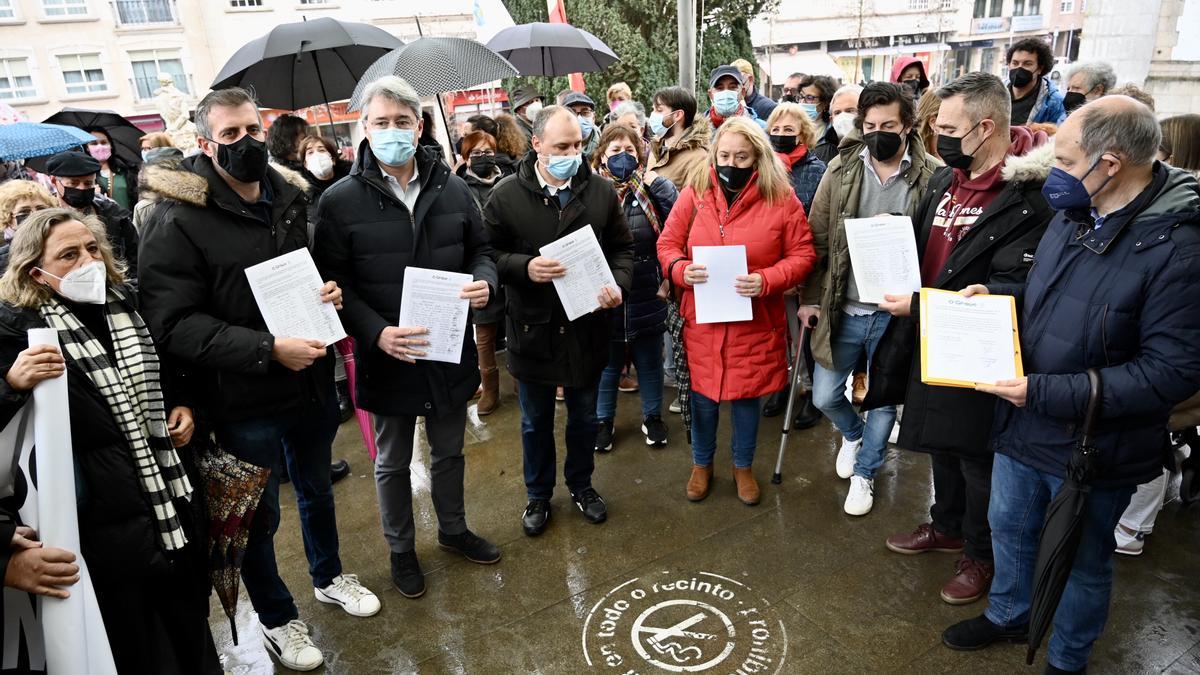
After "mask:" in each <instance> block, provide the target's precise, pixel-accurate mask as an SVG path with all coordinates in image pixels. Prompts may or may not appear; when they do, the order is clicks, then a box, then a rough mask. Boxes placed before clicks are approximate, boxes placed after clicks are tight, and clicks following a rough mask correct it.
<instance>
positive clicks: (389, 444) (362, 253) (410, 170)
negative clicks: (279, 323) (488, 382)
mask: <svg viewBox="0 0 1200 675" xmlns="http://www.w3.org/2000/svg"><path fill="white" fill-rule="evenodd" d="M360 105H361V106H362V125H363V133H364V134H365V135H366V139H365V140H363V142H362V144H361V145H359V148H358V153H357V159H356V160H355V163H354V168H352V169H351V170H350V175H349V176H348V177H346V178H345V179H343V180H341V181H338V182H337V183H336V184H335V185H333V186H332V187H330V188H329V189H328V190H326V191H325V193H324V194H323V195H322V196H321V203H320V206H319V207H318V210H317V238H316V244H315V246H314V249H315V252H316V256H317V263H318V265H319V266H320V268H321V271H322V272H324V273H325V274H326V275H328V276H329V278H331V279H333V280H335V281H337V282H338V284H339V285H340V286H341V287H342V288H343V289H344V292H345V308H344V309H343V310H342V318H343V321H344V322H345V325H346V330H347V331H348V332H349V333H350V334H351V335H352V336H353V337H354V338H355V361H356V362H357V363H358V370H359V374H358V402H359V406H360V407H361V408H363V409H364V410H368V411H370V412H371V413H372V414H374V417H375V436H376V441H377V445H378V448H379V453H378V455H377V456H376V458H375V484H376V489H377V490H378V492H379V513H380V516H381V519H382V521H383V534H384V538H385V539H386V540H387V543H388V547H389V548H390V549H391V575H392V583H393V585H395V587H396V589H397V590H398V591H400V594H401V595H403V596H405V597H407V598H417V597H420V596H422V595H424V593H425V576H424V574H423V573H422V571H421V566H420V563H419V562H418V561H417V553H416V529H415V526H414V522H413V508H412V484H411V477H410V469H409V465H410V464H412V455H413V442H414V441H413V439H414V432H415V430H416V426H417V418H418V417H423V418H424V419H425V425H424V426H425V436H426V438H427V439H428V442H429V454H430V462H429V473H430V480H431V492H432V496H433V506H434V511H435V512H436V513H437V520H438V533H437V541H438V545H439V546H440V547H441V548H443V549H445V550H447V551H451V552H453V553H458V554H460V555H462V556H464V557H465V558H466V559H467V560H470V561H471V562H475V563H480V564H491V563H495V562H497V561H499V560H500V551H499V550H498V549H497V548H496V547H495V546H494V545H493V544H491V543H490V542H488V541H487V540H485V539H483V538H482V537H479V536H477V535H475V534H474V533H473V532H471V530H469V529H468V528H467V519H466V508H465V506H464V500H463V479H464V475H465V460H464V458H463V452H462V450H463V434H464V432H465V430H466V424H467V404H468V402H469V401H470V400H471V397H472V395H473V394H474V393H475V389H476V388H477V387H478V386H479V369H478V368H477V367H476V364H477V357H476V355H475V342H474V339H473V337H472V331H471V330H470V329H469V328H470V324H469V323H466V324H465V325H466V326H467V328H466V329H464V332H463V334H462V335H460V336H457V340H458V341H460V342H461V344H462V347H461V349H460V351H461V353H460V354H459V355H458V356H457V359H456V360H452V361H447V360H446V359H445V357H442V358H441V359H440V360H437V361H433V360H427V359H426V357H427V356H428V354H427V353H426V352H428V351H429V344H430V343H429V341H430V335H429V329H430V327H429V326H405V325H401V324H400V309H401V304H402V303H403V302H405V298H404V288H405V283H404V282H405V276H406V274H408V270H410V269H412V268H424V269H431V270H439V271H443V272H451V273H455V274H466V275H470V277H471V279H472V281H470V282H468V283H466V284H464V285H463V286H462V288H461V289H460V293H461V295H460V297H461V298H463V299H465V300H470V302H471V306H472V307H473V308H475V309H483V308H484V307H486V306H487V304H488V302H489V300H490V299H491V297H492V295H493V293H494V291H495V289H497V288H498V287H499V285H500V282H499V279H497V277H496V264H495V263H494V262H493V261H492V258H491V247H490V246H488V243H487V239H486V237H485V235H484V233H483V226H482V224H481V223H480V220H479V212H478V210H477V209H476V206H475V201H474V198H473V197H472V196H471V190H470V188H469V187H467V184H466V182H464V181H463V179H461V178H459V177H458V176H456V175H454V174H453V173H452V172H451V171H450V167H448V166H446V164H445V162H442V161H441V156H440V154H439V153H438V152H437V150H436V149H433V148H428V147H422V146H419V145H418V143H417V139H418V138H420V136H421V132H422V131H423V129H424V124H423V122H422V120H421V100H420V98H419V97H418V96H417V93H416V92H415V91H413V89H412V87H410V86H409V85H408V83H407V82H405V81H404V80H402V79H400V78H399V77H395V76H387V77H382V78H380V79H378V80H375V81H374V82H371V83H370V84H369V85H367V87H366V89H365V91H364V92H363V95H362V98H361V100H360ZM440 337H441V338H442V339H446V337H453V336H440Z"/></svg>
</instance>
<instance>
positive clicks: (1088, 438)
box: [1081, 368, 1104, 447]
mask: <svg viewBox="0 0 1200 675" xmlns="http://www.w3.org/2000/svg"><path fill="white" fill-rule="evenodd" d="M1087 376H1088V383H1089V384H1090V385H1091V393H1090V394H1089V395H1088V404H1087V411H1086V412H1085V413H1084V415H1083V438H1082V439H1081V443H1082V445H1083V446H1084V447H1091V445H1092V437H1093V436H1094V435H1095V432H1096V422H1097V421H1099V419H1100V405H1101V399H1103V398H1104V382H1103V381H1102V380H1101V379H1100V371H1098V370H1096V369H1095V368H1088V369H1087Z"/></svg>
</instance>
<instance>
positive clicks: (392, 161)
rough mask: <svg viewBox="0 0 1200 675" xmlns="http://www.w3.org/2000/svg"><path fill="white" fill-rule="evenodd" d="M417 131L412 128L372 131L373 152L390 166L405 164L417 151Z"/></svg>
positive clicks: (376, 157)
mask: <svg viewBox="0 0 1200 675" xmlns="http://www.w3.org/2000/svg"><path fill="white" fill-rule="evenodd" d="M416 135H417V132H416V131H414V130H412V129H380V130H378V131H372V132H371V153H372V154H374V155H375V159H378V160H379V161H380V162H382V163H384V164H387V165H388V166H404V165H405V164H408V160H410V159H412V157H413V155H414V154H415V153H416V152H417V146H416V145H415V141H416Z"/></svg>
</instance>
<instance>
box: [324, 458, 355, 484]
mask: <svg viewBox="0 0 1200 675" xmlns="http://www.w3.org/2000/svg"><path fill="white" fill-rule="evenodd" d="M349 475H350V462H347V461H346V460H344V459H339V460H338V461H336V462H334V463H333V464H330V465H329V481H330V482H331V483H336V482H338V481H339V480H341V479H343V478H345V477H346V476H349Z"/></svg>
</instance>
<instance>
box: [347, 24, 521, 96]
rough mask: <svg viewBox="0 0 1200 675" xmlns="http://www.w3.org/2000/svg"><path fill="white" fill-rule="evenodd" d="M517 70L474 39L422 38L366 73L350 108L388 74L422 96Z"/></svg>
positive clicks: (514, 72)
mask: <svg viewBox="0 0 1200 675" xmlns="http://www.w3.org/2000/svg"><path fill="white" fill-rule="evenodd" d="M517 74H518V73H517V69H516V68H514V67H513V65H512V64H511V63H509V62H508V61H507V60H505V59H504V57H502V56H500V55H499V54H497V53H496V52H494V51H492V50H490V49H488V48H487V47H485V46H483V45H481V44H479V43H478V42H476V41H474V40H467V39H465V38H453V37H423V38H420V39H417V40H415V41H413V42H410V43H408V44H406V45H404V46H403V47H400V48H399V49H395V50H393V51H391V52H388V53H387V54H385V55H384V56H381V57H380V58H379V60H377V61H376V62H375V63H373V64H371V67H370V68H368V69H367V72H366V73H364V74H363V76H362V79H361V80H360V81H359V83H358V86H356V87H355V88H354V95H353V96H351V97H350V110H358V109H359V108H361V107H362V103H363V102H362V101H361V100H359V99H360V97H361V96H362V92H363V90H364V89H366V87H367V85H368V84H370V83H371V82H373V81H374V80H376V79H379V78H380V77H383V76H385V75H397V76H399V77H402V78H404V80H405V81H406V82H408V83H409V84H410V85H412V88H413V89H415V90H416V92H417V93H418V94H420V95H421V96H434V95H436V94H441V93H444V92H447V91H460V90H463V89H470V88H471V87H474V86H477V85H480V84H484V83H486V82H492V81H494V80H500V79H503V78H506V77H513V76H515V75H517Z"/></svg>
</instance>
